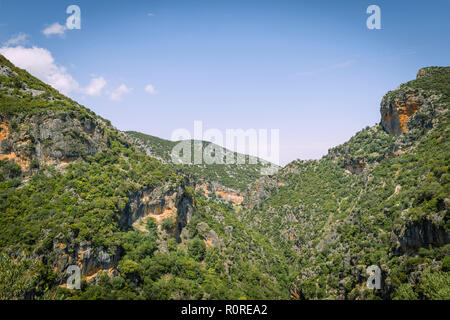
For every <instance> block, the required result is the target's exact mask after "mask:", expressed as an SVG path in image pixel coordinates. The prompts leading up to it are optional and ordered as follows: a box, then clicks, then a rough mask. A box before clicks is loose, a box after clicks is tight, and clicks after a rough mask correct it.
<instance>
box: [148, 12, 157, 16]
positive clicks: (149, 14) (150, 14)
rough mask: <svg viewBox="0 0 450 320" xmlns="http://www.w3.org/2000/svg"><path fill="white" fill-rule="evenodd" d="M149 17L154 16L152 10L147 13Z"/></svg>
mask: <svg viewBox="0 0 450 320" xmlns="http://www.w3.org/2000/svg"><path fill="white" fill-rule="evenodd" d="M147 15H148V16H149V17H154V16H155V15H154V14H153V13H152V12H149V13H147Z"/></svg>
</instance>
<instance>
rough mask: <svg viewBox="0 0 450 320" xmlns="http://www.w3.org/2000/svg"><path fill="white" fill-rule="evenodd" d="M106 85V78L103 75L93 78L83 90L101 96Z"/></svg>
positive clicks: (91, 94)
mask: <svg viewBox="0 0 450 320" xmlns="http://www.w3.org/2000/svg"><path fill="white" fill-rule="evenodd" d="M105 86H106V80H105V79H104V78H103V77H98V78H93V79H92V80H91V82H90V83H89V85H88V86H87V87H86V88H83V89H82V90H81V91H82V92H83V93H85V94H87V95H89V96H99V95H101V94H102V90H103V88H104V87H105Z"/></svg>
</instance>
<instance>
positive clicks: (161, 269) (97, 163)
mask: <svg viewBox="0 0 450 320" xmlns="http://www.w3.org/2000/svg"><path fill="white" fill-rule="evenodd" d="M138 149H139V146H135V145H133V144H132V143H130V142H129V136H128V135H126V134H125V133H123V132H120V131H119V130H117V129H116V128H114V127H113V126H112V125H111V124H110V122H109V121H107V120H104V119H102V118H101V117H99V116H97V115H95V114H94V113H93V112H92V111H90V110H88V109H87V108H85V107H83V106H81V105H79V104H78V103H76V102H74V101H72V100H71V99H69V98H67V97H65V96H63V95H61V94H59V93H58V92H57V91H56V90H54V89H53V88H51V87H50V86H48V85H46V84H44V83H42V82H41V81H39V80H38V79H36V78H34V77H32V76H31V75H30V74H28V73H27V72H26V71H24V70H21V69H19V68H17V67H15V66H14V65H12V64H11V63H10V62H9V61H8V60H6V59H5V58H4V57H3V56H0V160H2V161H0V179H1V182H0V199H1V201H0V230H1V232H0V298H2V299H15V298H33V299H38V298H39V299H79V298H81V299H91V298H104V299H143V298H147V299H188V298H190V299H203V298H204V299H224V298H227V299H237V298H242V297H248V298H257V299H267V298H273V299H281V298H287V297H288V292H287V291H286V290H284V289H283V286H287V283H288V279H287V272H286V271H285V272H278V270H277V269H276V267H278V266H279V265H282V264H283V262H284V261H285V258H284V257H283V256H282V255H281V254H280V253H278V252H276V251H274V250H273V249H272V248H271V247H270V245H269V244H268V242H267V239H266V238H265V237H264V236H263V235H261V234H258V233H255V232H253V231H252V230H251V229H250V228H248V227H246V226H245V225H243V224H242V223H241V222H240V220H239V219H240V215H239V208H240V207H239V206H237V207H233V205H232V202H231V200H233V194H227V193H226V192H224V191H223V190H216V192H218V196H217V198H215V196H214V195H212V194H210V195H208V197H207V196H205V193H206V191H204V190H198V191H197V192H196V191H195V189H194V186H197V185H201V184H199V182H200V181H192V180H189V179H190V178H189V176H185V175H183V174H181V173H179V172H178V173H177V172H175V171H174V170H173V168H172V167H171V166H169V165H168V164H167V163H163V162H161V161H159V160H157V159H155V158H153V157H149V156H147V155H146V154H144V153H142V152H140V151H139V150H138ZM203 182H204V183H209V181H203ZM203 182H202V183H203ZM211 183H212V182H211ZM223 183H224V184H226V182H223ZM220 191H222V193H221V194H220ZM221 195H222V196H223V197H222V196H221ZM230 197H231V198H230ZM238 200H239V199H238ZM237 202H239V201H237ZM255 248H257V250H256V251H254V250H253V249H255ZM71 266H78V267H79V268H80V273H81V277H82V281H81V290H69V289H67V288H66V286H67V285H66V281H67V279H68V277H69V274H67V273H66V271H67V270H68V269H69V268H70V267H71ZM258 283H263V284H264V285H263V286H262V287H260V286H258V285H256V284H258ZM283 283H284V285H283Z"/></svg>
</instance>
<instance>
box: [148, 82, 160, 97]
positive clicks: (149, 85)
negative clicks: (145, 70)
mask: <svg viewBox="0 0 450 320" xmlns="http://www.w3.org/2000/svg"><path fill="white" fill-rule="evenodd" d="M145 92H148V93H150V94H153V95H154V94H158V91H157V90H156V89H155V87H154V86H153V85H151V84H148V85H147V86H146V87H145Z"/></svg>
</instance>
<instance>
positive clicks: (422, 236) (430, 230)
mask: <svg viewBox="0 0 450 320" xmlns="http://www.w3.org/2000/svg"><path fill="white" fill-rule="evenodd" d="M395 240H396V241H395V242H396V244H397V248H396V250H395V253H396V254H403V253H411V252H415V251H417V250H418V249H419V248H422V247H425V248H427V247H428V246H429V245H432V246H439V247H440V246H443V245H445V244H448V243H450V242H449V237H448V234H447V232H445V228H444V227H443V226H440V225H437V224H435V223H434V222H433V221H431V220H424V221H422V222H420V223H417V222H416V223H412V224H410V225H408V226H405V228H404V229H403V230H401V231H400V232H399V233H398V235H396V236H395Z"/></svg>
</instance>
